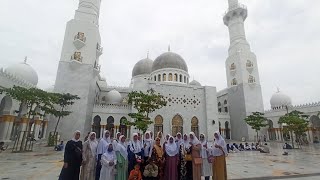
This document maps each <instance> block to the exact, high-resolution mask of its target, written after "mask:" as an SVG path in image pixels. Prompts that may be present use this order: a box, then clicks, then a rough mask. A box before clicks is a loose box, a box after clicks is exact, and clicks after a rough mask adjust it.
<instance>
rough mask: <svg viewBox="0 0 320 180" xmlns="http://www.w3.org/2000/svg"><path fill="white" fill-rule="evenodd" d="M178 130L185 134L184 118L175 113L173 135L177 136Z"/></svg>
mask: <svg viewBox="0 0 320 180" xmlns="http://www.w3.org/2000/svg"><path fill="white" fill-rule="evenodd" d="M178 132H180V133H181V134H183V120H182V117H181V116H180V115H178V114H177V115H175V116H174V117H173V118H172V134H171V135H172V136H175V135H176V134H177V133H178Z"/></svg>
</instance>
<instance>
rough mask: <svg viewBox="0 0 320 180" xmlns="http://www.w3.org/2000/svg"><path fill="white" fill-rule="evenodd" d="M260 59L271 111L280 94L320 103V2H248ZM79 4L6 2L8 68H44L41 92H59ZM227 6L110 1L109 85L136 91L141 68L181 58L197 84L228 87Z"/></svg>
mask: <svg viewBox="0 0 320 180" xmlns="http://www.w3.org/2000/svg"><path fill="white" fill-rule="evenodd" d="M240 2H241V3H243V4H245V5H247V7H248V18H247V20H246V22H245V30H246V34H247V39H248V41H249V43H250V45H251V50H252V51H253V52H254V53H255V54H256V55H257V60H258V65H259V72H260V79H261V85H262V93H263V98H264V104H265V107H266V108H267V109H268V108H269V107H270V105H269V100H270V97H271V95H272V94H273V93H274V92H275V91H276V89H277V87H279V88H280V90H281V91H282V92H284V93H286V94H288V95H289V96H291V98H292V101H293V104H301V103H309V102H314V101H319V100H320V81H319V69H320V68H319V67H320V58H319V51H320V35H319V32H320V11H319V7H320V1H319V0H240ZM77 6H78V0H19V1H13V0H1V6H0V37H1V40H0V49H1V54H0V67H4V68H6V67H8V66H10V65H12V64H16V63H19V62H22V61H23V58H24V56H28V57H29V58H28V63H29V64H30V65H31V66H32V67H33V68H35V69H36V71H37V73H38V76H39V83H38V86H39V87H40V88H44V89H46V88H48V87H50V86H52V85H54V81H55V75H56V72H57V67H58V62H59V59H60V53H61V48H62V43H63V37H64V31H65V25H66V22H67V21H68V20H70V19H72V18H73V15H74V10H75V9H76V8H77ZM226 9H227V0H102V5H101V14H100V32H101V37H102V46H103V47H104V54H103V55H102V56H101V57H100V62H101V64H102V67H101V70H102V73H103V75H104V76H105V77H106V79H107V82H108V84H109V85H117V86H128V85H129V83H130V79H131V70H132V68H133V66H134V64H135V63H136V62H137V61H138V60H140V59H142V58H145V57H146V54H147V51H149V52H150V55H149V57H151V59H155V58H156V57H157V56H158V55H160V54H161V53H163V52H166V51H167V47H168V45H169V44H170V46H171V51H173V52H176V53H178V54H180V55H181V56H182V57H183V58H184V59H185V61H186V62H187V64H188V68H189V74H190V76H191V79H192V78H193V77H194V79H195V80H198V81H199V82H200V83H201V84H202V85H209V86H216V87H217V89H218V90H221V89H224V88H225V87H226V86H227V83H226V73H225V65H224V63H225V60H226V58H227V50H228V47H229V37H228V29H227V27H226V26H224V24H223V21H222V15H223V13H224V12H225V10H226Z"/></svg>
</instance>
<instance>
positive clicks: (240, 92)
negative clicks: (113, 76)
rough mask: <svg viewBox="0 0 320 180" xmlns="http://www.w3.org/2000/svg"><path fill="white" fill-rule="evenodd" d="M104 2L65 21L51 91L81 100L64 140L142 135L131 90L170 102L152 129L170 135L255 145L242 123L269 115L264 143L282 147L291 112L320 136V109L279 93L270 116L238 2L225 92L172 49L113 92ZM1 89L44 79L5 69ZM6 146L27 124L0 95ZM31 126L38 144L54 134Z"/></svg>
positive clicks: (45, 122)
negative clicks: (202, 79)
mask: <svg viewBox="0 0 320 180" xmlns="http://www.w3.org/2000/svg"><path fill="white" fill-rule="evenodd" d="M100 3H101V0H79V6H78V9H77V10H76V11H75V16H74V18H73V19H72V20H70V21H68V22H67V25H66V32H65V37H64V42H63V47H62V52H61V58H60V61H59V66H58V70H57V76H56V81H55V85H54V88H53V89H52V91H53V92H59V93H66V92H68V93H71V94H76V95H78V96H79V97H80V100H78V101H76V103H75V104H74V105H73V106H72V107H70V109H69V110H70V111H72V112H73V113H72V114H71V115H69V116H68V117H65V118H64V119H63V120H62V121H61V122H60V124H59V127H58V129H59V132H60V135H61V138H62V139H68V138H69V137H70V135H71V133H72V132H73V131H75V130H80V131H81V132H85V133H87V132H89V131H95V132H96V133H97V135H98V137H100V136H101V135H102V132H103V131H104V130H106V129H108V130H110V131H111V132H112V133H111V134H112V135H113V136H114V135H115V133H116V132H118V131H120V132H121V133H123V134H124V135H126V136H127V137H130V134H132V133H133V132H135V131H137V130H135V129H134V127H129V126H126V125H125V124H124V123H123V122H124V120H131V119H130V117H129V116H128V114H129V113H132V112H135V109H134V108H133V107H132V105H130V104H128V103H127V96H128V94H129V93H130V92H132V91H143V92H146V91H147V90H148V89H151V88H152V89H154V90H155V91H156V93H158V94H161V95H162V96H164V98H165V100H166V101H167V106H165V107H163V108H161V109H159V110H156V111H155V112H153V113H152V114H151V115H150V117H151V119H152V120H153V121H154V123H153V124H151V125H150V126H149V130H151V131H154V132H155V133H156V132H159V131H162V132H163V133H164V134H172V135H175V134H176V133H178V132H180V133H189V132H190V131H193V132H195V133H196V134H197V135H198V134H199V133H205V134H207V136H208V138H209V140H212V139H213V132H214V131H215V130H219V131H220V132H221V134H222V135H223V136H224V137H225V138H226V139H235V140H240V139H242V138H245V139H247V140H254V139H255V138H257V137H255V132H254V131H253V130H252V129H251V128H250V127H249V126H248V125H247V124H246V123H245V121H244V120H243V119H244V118H245V117H246V116H248V115H250V114H251V113H252V112H256V111H259V112H265V116H266V118H267V119H268V124H269V126H268V127H266V128H265V129H263V130H262V133H261V134H262V136H266V137H267V138H268V139H269V140H277V141H283V140H284V136H285V134H284V133H283V131H282V129H283V125H279V124H278V123H277V121H278V120H279V118H280V116H282V115H284V114H285V113H286V112H287V110H296V109H297V110H299V111H302V112H305V113H306V114H308V115H310V128H309V131H308V132H307V133H308V138H309V140H310V142H313V141H314V140H315V139H317V138H316V137H319V135H320V134H319V132H320V129H319V128H320V119H319V117H318V116H317V115H318V112H319V111H320V103H312V104H307V105H298V106H293V105H292V103H291V99H290V97H289V96H287V95H285V94H283V93H282V92H280V91H278V92H276V93H275V94H274V95H273V96H272V98H271V100H270V103H271V108H272V109H271V110H265V109H264V106H263V99H262V93H261V85H260V78H259V71H258V62H257V58H256V56H255V54H254V53H253V52H252V51H251V49H250V45H249V43H248V41H247V39H246V35H245V29H244V22H245V20H246V18H247V15H248V13H247V8H246V6H244V5H242V4H240V3H239V2H238V0H228V5H229V6H228V10H227V11H226V13H225V14H224V17H223V22H224V24H225V25H226V26H227V27H228V30H229V36H230V46H229V49H228V57H227V59H226V61H225V69H226V76H227V88H225V89H223V90H221V91H217V88H216V87H215V86H202V85H201V84H200V83H199V82H198V81H196V80H192V81H191V80H190V75H189V73H188V66H187V63H186V61H185V60H184V59H183V57H182V56H180V55H179V54H177V53H175V52H172V51H171V50H170V48H168V51H167V52H164V53H162V54H160V55H159V56H158V57H157V58H155V59H154V60H152V59H150V58H149V57H147V58H145V59H142V60H140V61H138V62H137V63H136V64H135V66H134V67H133V70H132V78H131V83H130V85H128V87H114V86H110V85H108V82H107V80H106V79H105V78H104V77H103V76H102V75H101V74H100V65H99V60H100V56H101V55H102V53H103V48H102V42H101V38H100V33H99V14H100ZM0 82H1V84H0V86H1V87H12V86H13V85H19V86H23V87H36V86H37V82H38V76H37V73H36V71H34V69H32V67H31V66H30V65H29V64H27V62H26V61H25V62H24V63H21V64H18V65H14V66H12V67H8V68H6V69H1V70H0ZM0 98H1V106H0V118H1V119H0V123H1V124H0V140H8V141H9V140H10V139H12V135H13V134H14V132H13V129H14V127H15V126H21V127H22V126H23V125H24V127H25V125H26V124H25V123H26V121H24V120H16V115H17V114H16V109H17V108H18V106H19V103H18V102H16V101H15V100H13V99H11V98H10V97H8V96H5V95H0ZM36 120H38V121H37V122H36V121H35V122H34V124H33V130H34V131H35V134H39V136H38V137H37V138H45V136H46V134H48V132H51V131H53V129H54V126H55V124H56V119H55V118H53V117H50V116H49V117H37V118H36Z"/></svg>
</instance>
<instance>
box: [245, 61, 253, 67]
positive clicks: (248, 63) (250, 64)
mask: <svg viewBox="0 0 320 180" xmlns="http://www.w3.org/2000/svg"><path fill="white" fill-rule="evenodd" d="M246 66H247V67H248V68H251V67H253V63H252V62H251V61H250V60H247V63H246Z"/></svg>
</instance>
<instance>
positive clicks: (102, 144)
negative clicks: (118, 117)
mask: <svg viewBox="0 0 320 180" xmlns="http://www.w3.org/2000/svg"><path fill="white" fill-rule="evenodd" d="M106 132H109V131H108V130H105V131H104V132H103V138H102V139H100V141H99V143H98V149H97V154H98V155H99V154H104V153H105V152H106V151H107V149H108V146H109V144H110V143H111V139H110V135H109V137H108V138H106Z"/></svg>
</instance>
